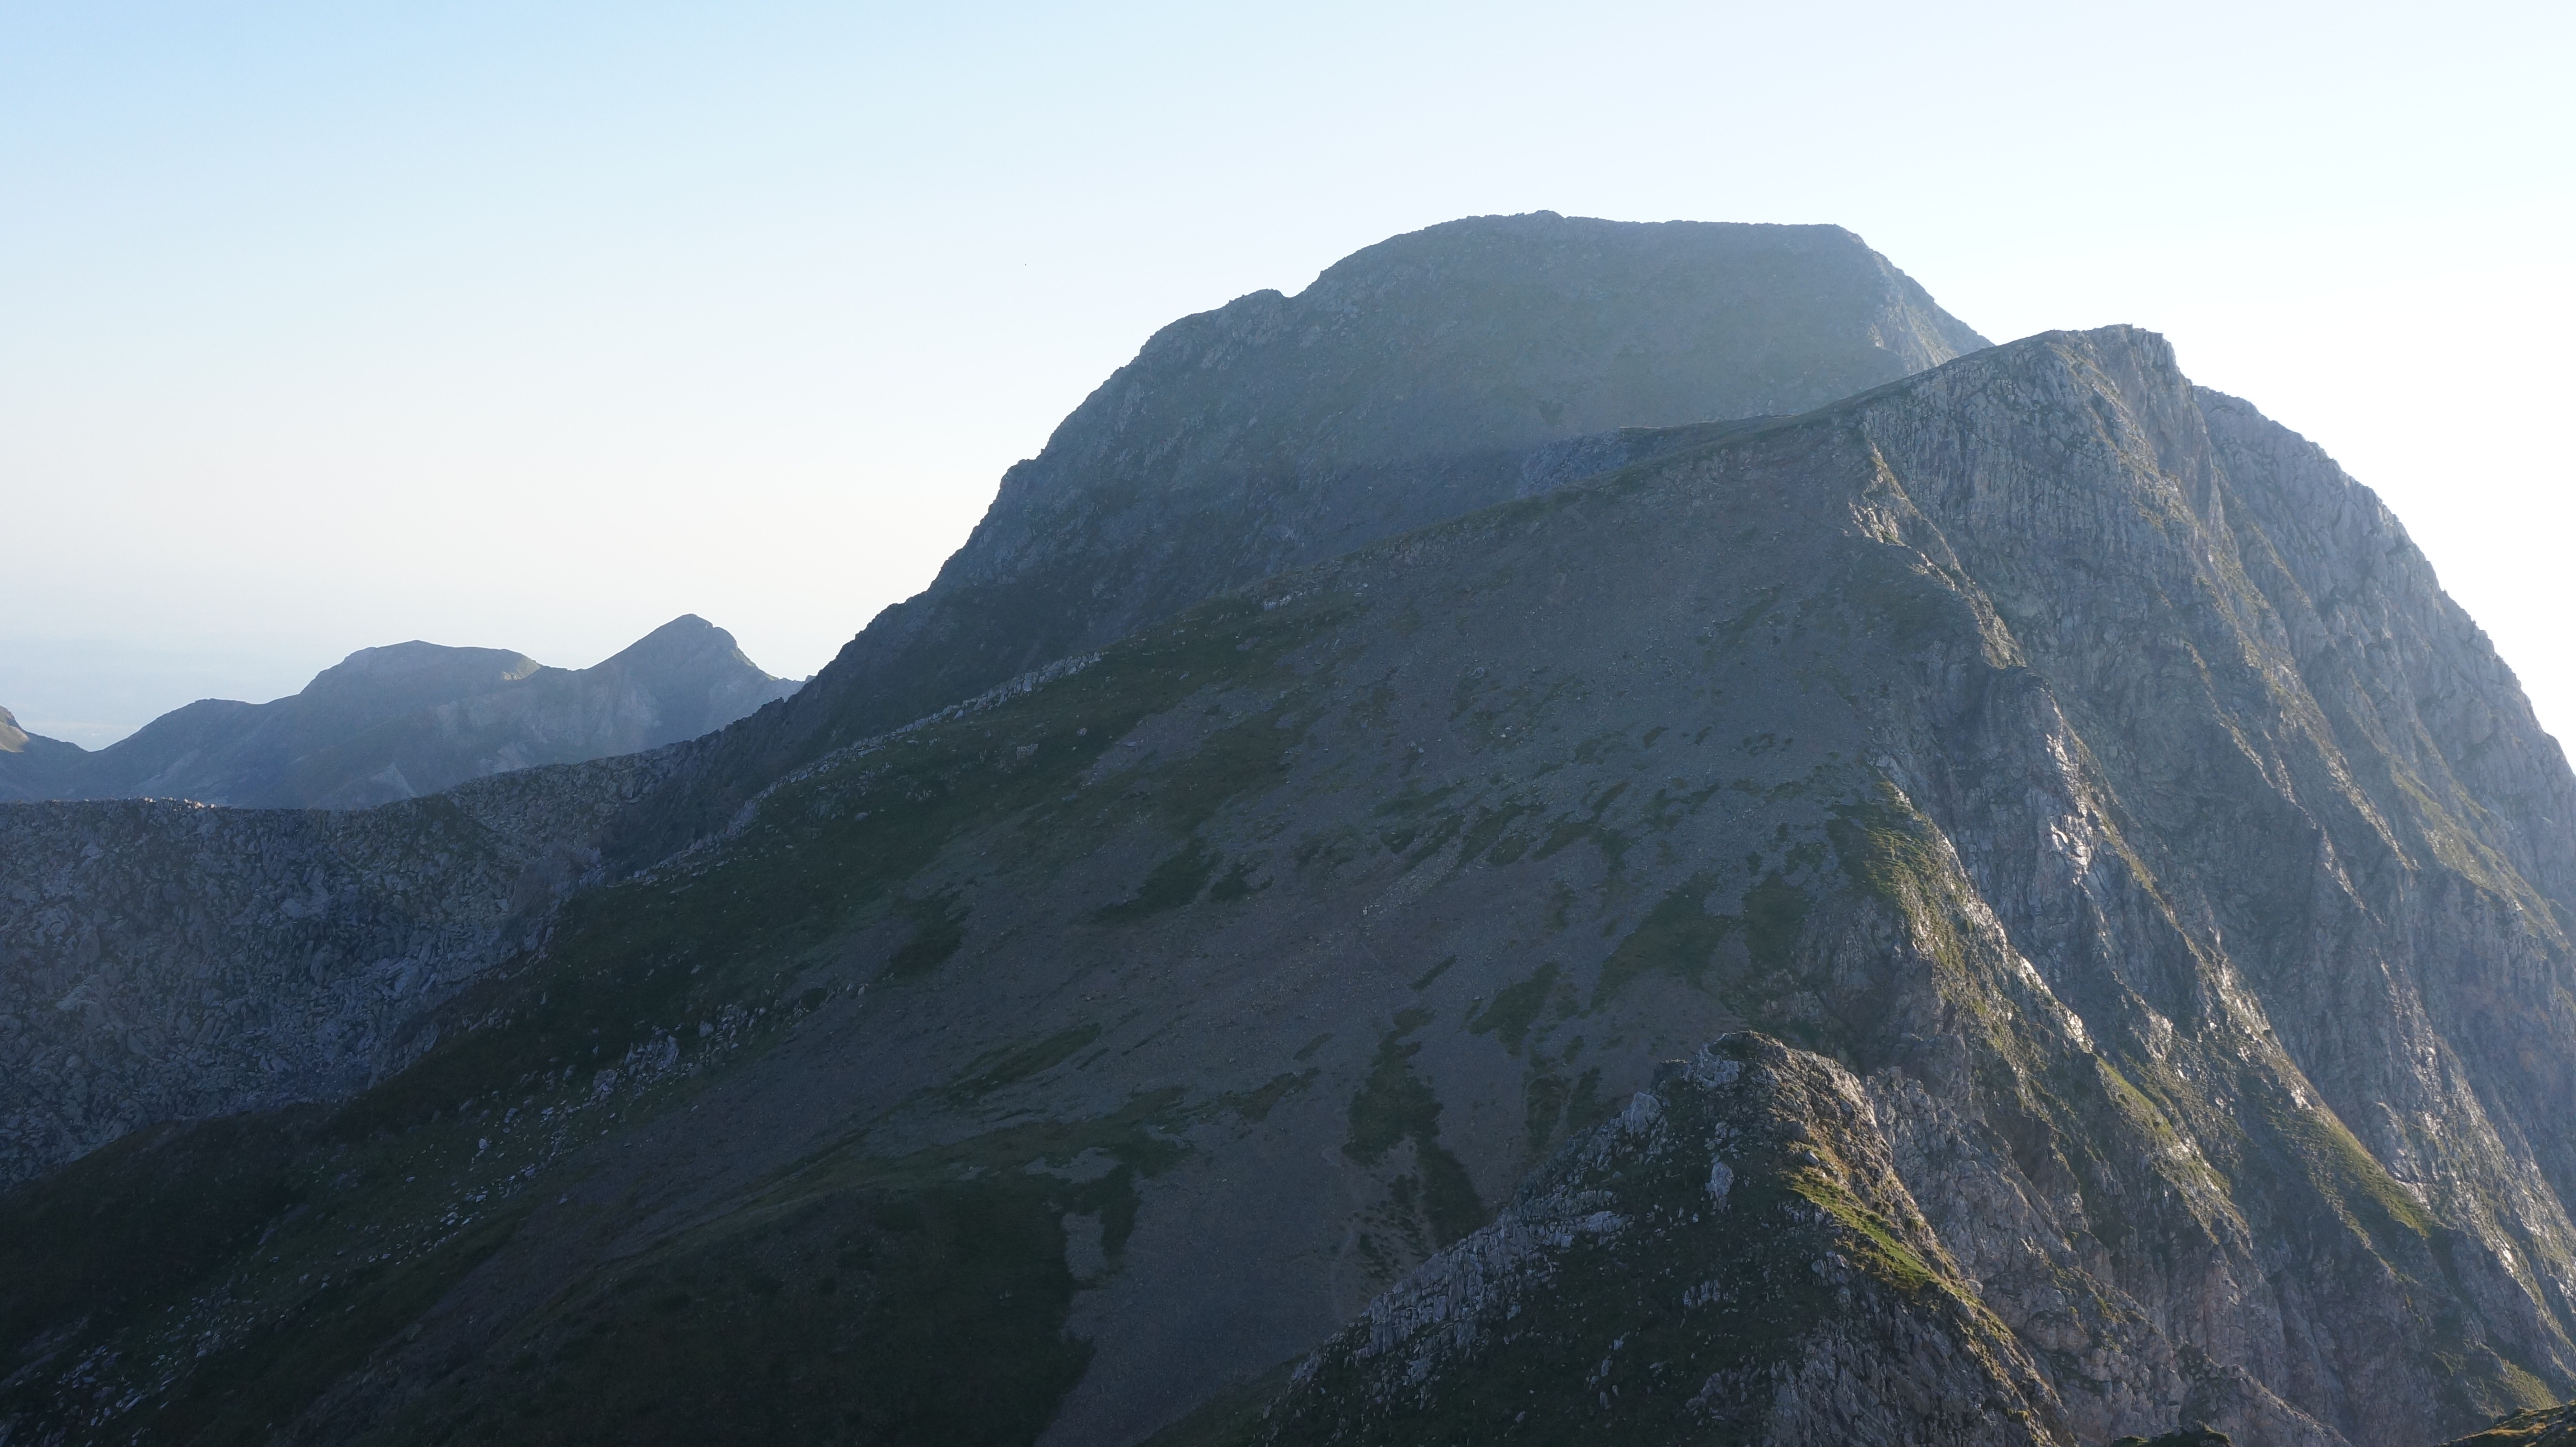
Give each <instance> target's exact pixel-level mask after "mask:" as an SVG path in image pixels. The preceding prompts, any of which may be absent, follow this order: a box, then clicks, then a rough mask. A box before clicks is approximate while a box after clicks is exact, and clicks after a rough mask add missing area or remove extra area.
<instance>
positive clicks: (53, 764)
mask: <svg viewBox="0 0 2576 1447" xmlns="http://www.w3.org/2000/svg"><path fill="white" fill-rule="evenodd" d="M797 687H798V685H797V684H796V683H795V682H794V681H792V680H788V679H779V678H772V677H770V676H769V675H768V674H766V673H763V672H761V671H760V669H758V668H757V667H755V666H753V664H752V662H751V660H750V659H748V658H745V657H744V656H743V654H742V650H741V649H739V648H737V647H735V646H734V641H733V635H732V634H730V633H727V632H725V631H724V630H723V629H721V628H718V627H716V626H715V625H714V624H711V623H709V622H707V621H706V620H705V619H703V618H700V617H697V616H696V615H694V614H691V615H686V616H683V617H680V618H675V619H673V620H672V621H670V622H669V623H665V624H663V625H662V626H661V627H659V628H657V629H654V630H653V631H652V632H651V633H648V634H646V635H645V636H644V637H643V638H641V639H639V640H637V641H636V642H635V643H634V644H632V645H630V646H629V647H627V648H626V649H625V650H624V651H622V652H620V653H618V654H617V655H616V656H615V657H613V658H610V659H608V660H606V661H605V662H602V663H600V664H597V665H596V666H594V667H590V668H582V669H566V668H548V667H545V666H544V665H542V664H540V663H538V662H537V661H536V660H535V659H532V658H530V657H528V656H527V655H526V654H523V653H513V652H510V651H508V650H506V649H497V648H448V647H443V646H441V645H438V644H435V643H419V642H413V643H397V644H394V645H392V646H390V647H385V648H362V649H360V650H358V651H357V652H355V653H352V654H350V655H349V656H348V657H347V658H346V659H344V660H342V661H341V662H339V663H337V664H335V665H333V666H332V667H329V668H326V669H324V670H322V671H321V672H320V673H318V674H316V675H314V678H313V681H312V682H311V683H309V684H307V685H305V688H304V691H303V692H301V693H298V694H295V695H293V696H291V697H287V698H281V699H277V700H275V701H273V702H270V703H257V704H254V703H236V702H233V701H230V700H227V699H203V700H200V701H198V702H196V703H192V704H189V705H188V706H187V707H185V708H181V709H174V710H172V711H171V712H169V713H166V714H163V715H162V716H161V717H159V718H157V719H154V720H153V721H152V722H151V723H148V724H146V725H144V726H143V727H142V728H141V729H139V730H137V731H136V732H135V733H134V734H133V736H131V737H129V738H126V739H122V740H119V741H118V742H116V743H114V744H111V745H109V746H108V747H106V748H104V749H101V750H99V751H97V752H96V753H90V752H88V751H86V750H83V749H80V748H78V747H76V746H74V745H71V744H64V743H57V742H56V741H54V740H51V739H29V740H28V742H27V744H26V745H24V746H22V747H21V748H19V749H9V748H8V745H7V737H8V735H7V734H0V799H116V798H187V799H195V800H199V801H201V802H204V803H210V804H235V805H245V806H250V807H262V808H321V809H348V808H362V807H365V806H367V805H370V804H382V803H387V802H390V801H393V800H396V799H410V798H416V797H418V796H420V795H423V794H434V793H437V792H438V791H440V790H442V789H446V788H449V787H451V786H453V785H456V784H458V783H461V782H463V781H465V780H467V779H475V778H481V777H483V776H484V775H487V774H497V773H504V772H507V771H509V770H512V769H524V768H529V767H531V766H533V765H537V764H563V763H579V762H581V761H583V760H585V759H596V758H605V757H608V756H610V755H614V754H631V753H636V752H638V751H641V750H644V749H651V748H658V747H661V746H662V745H664V744H672V743H677V742H680V741H681V740H683V739H692V738H696V737H698V736H699V735H701V734H704V733H708V732H710V731H712V730H715V729H719V728H722V727H724V726H725V725H726V724H729V723H732V722H733V721H734V720H736V719H739V718H741V717H742V716H743V715H745V714H748V713H750V712H752V711H753V710H754V709H757V708H759V707H760V706H761V705H762V704H765V703H769V702H772V701H773V700H776V699H780V698H784V697H786V696H788V695H789V694H791V693H793V692H795V691H796V689H797ZM8 731H9V733H15V732H16V729H15V724H14V721H13V722H12V723H11V724H10V725H9V726H8Z"/></svg>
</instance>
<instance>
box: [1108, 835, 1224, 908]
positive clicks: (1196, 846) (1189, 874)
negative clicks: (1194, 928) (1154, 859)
mask: <svg viewBox="0 0 2576 1447" xmlns="http://www.w3.org/2000/svg"><path fill="white" fill-rule="evenodd" d="M1218 862H1219V861H1218V859H1217V856H1215V855H1214V854H1211V853H1209V852H1208V850H1207V847H1206V846H1205V845H1203V844H1201V843H1199V841H1198V840H1196V839H1192V840H1191V841H1190V842H1189V843H1188V844H1186V845H1184V846H1182V848H1181V850H1180V852H1178V853H1176V854H1174V855H1172V856H1171V857H1170V858H1168V859H1165V860H1164V861H1163V862H1162V863H1160V864H1157V865H1155V866H1154V871H1153V872H1152V873H1151V874H1148V875H1146V876H1145V882H1144V883H1143V884H1140V885H1138V886H1136V895H1135V897H1134V898H1133V899H1127V900H1121V901H1120V902H1118V903H1116V904H1112V905H1106V906H1103V907H1102V908H1101V909H1099V910H1097V911H1095V912H1094V913H1093V914H1092V916H1091V917H1092V918H1093V919H1095V920H1098V921H1100V922H1101V923H1103V924H1124V923H1128V922H1130V921H1134V920H1140V919H1144V918H1147V917H1149V916H1152V915H1157V914H1161V913H1163V912H1164V911H1166V910H1174V909H1179V908H1180V907H1181V906H1183V905H1185V904H1188V903H1190V902H1191V901H1193V900H1196V899H1197V898H1198V897H1199V891H1201V890H1203V889H1205V888H1207V887H1208V880H1209V878H1210V877H1211V876H1213V875H1214V874H1215V873H1216V867H1217V864H1218Z"/></svg>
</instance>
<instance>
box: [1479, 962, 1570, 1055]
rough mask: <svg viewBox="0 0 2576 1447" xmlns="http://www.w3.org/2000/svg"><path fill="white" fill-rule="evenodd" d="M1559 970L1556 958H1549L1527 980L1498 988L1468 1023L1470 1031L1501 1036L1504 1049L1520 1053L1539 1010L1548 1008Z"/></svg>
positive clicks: (1516, 1053)
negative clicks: (1548, 1001)
mask: <svg viewBox="0 0 2576 1447" xmlns="http://www.w3.org/2000/svg"><path fill="white" fill-rule="evenodd" d="M1560 973H1561V971H1560V970H1559V969H1558V968H1557V964H1556V961H1554V960H1550V961H1548V962H1547V963H1545V964H1543V965H1540V966H1539V967H1538V968H1537V969H1536V970H1534V971H1532V972H1531V974H1530V977H1529V978H1528V979H1525V980H1522V981H1520V982H1518V983H1516V984H1510V985H1505V986H1504V987H1503V988H1501V989H1500V990H1497V991H1495V992H1494V998H1493V999H1492V1000H1491V1001H1489V1002H1487V1004H1486V1006H1485V1008H1484V1009H1482V1010H1480V1011H1478V1012H1476V1015H1475V1017H1474V1018H1473V1019H1471V1020H1469V1021H1468V1022H1467V1029H1468V1031H1469V1033H1471V1034H1476V1035H1496V1036H1499V1037H1501V1039H1502V1042H1503V1048H1504V1049H1505V1050H1508V1051H1510V1052H1511V1053H1512V1054H1514V1055H1518V1054H1520V1053H1521V1045H1522V1043H1523V1042H1525V1041H1527V1040H1528V1039H1529V1032H1530V1026H1531V1025H1532V1024H1533V1023H1534V1022H1536V1021H1537V1019H1538V1016H1539V1011H1541V1010H1543V1009H1545V1008H1546V1006H1547V998H1548V993H1549V992H1550V991H1552V990H1554V989H1555V988H1556V980H1557V976H1558V974H1560Z"/></svg>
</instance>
